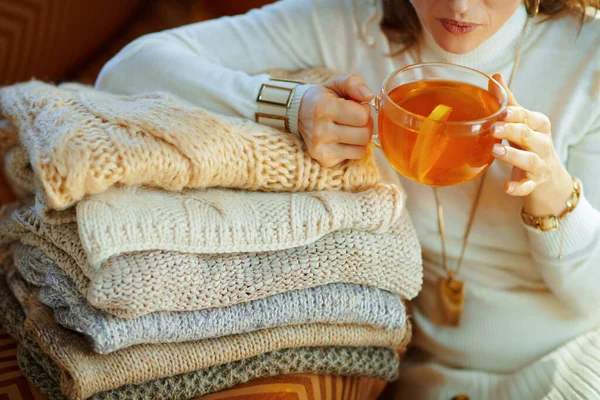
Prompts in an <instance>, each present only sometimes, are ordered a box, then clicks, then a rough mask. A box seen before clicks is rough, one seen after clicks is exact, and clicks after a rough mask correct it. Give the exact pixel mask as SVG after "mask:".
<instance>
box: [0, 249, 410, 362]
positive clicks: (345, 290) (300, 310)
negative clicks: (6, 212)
mask: <svg viewBox="0 0 600 400" xmlns="http://www.w3.org/2000/svg"><path fill="white" fill-rule="evenodd" d="M13 257H14V264H15V268H16V269H18V271H19V272H20V274H21V275H22V276H23V277H24V278H25V279H26V280H27V282H29V283H31V284H33V285H36V286H40V287H41V289H40V292H39V298H40V301H41V302H42V303H44V304H46V305H47V306H49V307H51V308H52V309H53V311H54V317H55V318H56V320H57V322H58V323H59V324H61V325H63V326H65V327H67V328H69V329H72V330H75V331H77V332H81V333H83V334H85V335H86V336H87V337H88V338H89V340H90V342H91V344H92V346H93V348H94V350H95V351H97V352H99V353H109V352H113V351H115V350H119V349H121V348H125V347H129V346H132V345H136V344H143V343H171V342H187V341H192V340H200V339H206V338H212V337H220V336H227V335H233V334H238V333H244V332H252V331H255V330H259V329H265V328H273V327H276V326H286V325H297V324H304V323H329V324H355V325H369V326H373V327H376V328H381V329H388V330H393V329H400V328H402V327H403V326H404V324H405V323H406V313H405V309H404V304H403V303H402V300H401V299H400V298H399V297H398V296H395V295H393V294H392V293H388V292H385V291H382V290H377V289H371V288H366V287H360V286H355V285H346V284H331V285H326V286H319V287H315V288H311V289H305V290H298V291H291V292H286V293H281V294H276V295H273V296H270V297H267V298H265V299H261V300H255V301H251V302H247V303H241V304H238V305H234V306H230V307H224V308H213V309H210V310H202V311H192V312H179V313H177V312H170V313H169V312H162V313H152V314H147V315H144V316H142V317H140V318H137V319H135V320H127V319H122V318H118V317H113V316H111V315H108V314H106V313H104V312H102V311H100V310H97V309H95V308H93V307H91V306H90V305H89V304H88V303H87V302H86V301H85V298H83V296H82V295H81V294H80V293H79V292H78V291H77V289H76V287H75V284H74V283H73V281H72V280H71V279H70V278H68V277H67V276H65V275H64V273H63V272H62V271H61V270H60V268H58V266H56V264H55V263H54V262H53V261H52V260H50V259H49V258H48V257H47V256H46V255H45V254H44V253H43V252H42V250H41V249H39V248H36V247H30V246H24V245H21V244H17V243H16V244H14V245H13ZM9 273H10V275H8V276H12V277H13V278H12V281H14V288H13V285H11V281H9V285H10V286H11V289H13V290H12V291H13V293H14V294H15V295H17V293H23V292H25V291H26V290H27V289H26V288H25V289H21V287H22V286H23V284H22V283H21V282H20V280H19V277H18V276H14V275H18V273H17V274H14V273H12V271H9ZM14 289H17V291H15V290H14ZM17 297H19V296H17Z"/></svg>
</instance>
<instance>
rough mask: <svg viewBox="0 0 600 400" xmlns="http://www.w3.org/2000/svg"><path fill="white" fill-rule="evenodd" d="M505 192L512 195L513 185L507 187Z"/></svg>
mask: <svg viewBox="0 0 600 400" xmlns="http://www.w3.org/2000/svg"><path fill="white" fill-rule="evenodd" d="M506 191H507V192H508V193H514V192H515V187H514V186H513V185H509V186H508V189H506Z"/></svg>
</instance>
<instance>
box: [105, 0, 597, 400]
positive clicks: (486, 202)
mask: <svg viewBox="0 0 600 400" xmlns="http://www.w3.org/2000/svg"><path fill="white" fill-rule="evenodd" d="M528 3H531V4H528V7H526V5H525V4H522V1H521V0H503V1H498V0H469V1H468V0H419V1H412V4H411V3H410V2H409V0H388V1H384V2H383V3H382V2H380V1H376V0H284V1H280V2H277V3H275V4H273V5H271V6H267V7H264V8H263V9H261V10H258V11H252V12H250V13H248V14H246V15H243V16H238V17H234V18H222V19H219V20H215V21H209V22H204V23H199V24H194V25H191V26H186V27H182V28H179V29H173V30H170V31H167V32H162V33H157V34H152V35H149V36H146V37H143V38H141V39H138V40H136V41H135V42H133V43H131V44H130V45H128V46H127V47H126V48H125V49H124V50H122V51H121V53H120V54H118V55H117V56H116V57H115V58H114V59H113V60H111V61H110V62H109V63H108V64H107V65H106V66H105V67H104V69H103V71H102V73H101V74H100V77H99V78H98V82H97V87H98V88H100V89H103V90H108V91H112V92H115V93H122V94H134V93H139V92H145V91H150V90H163V91H169V92H171V93H173V94H175V95H177V96H179V97H180V98H182V99H185V100H187V101H189V102H191V103H194V104H197V105H199V106H202V107H205V108H209V109H212V110H214V111H216V112H220V113H224V114H231V115H239V116H243V117H246V118H250V119H254V118H255V117H256V118H257V119H258V120H259V121H260V122H263V123H268V124H273V125H276V124H280V125H279V126H281V127H282V128H287V129H289V130H290V131H291V133H292V134H293V133H299V134H300V135H302V137H303V138H304V140H305V142H306V145H307V147H308V149H309V152H310V154H311V155H312V156H313V157H314V158H316V159H317V160H318V161H319V162H321V163H322V164H323V165H326V166H327V165H333V164H336V163H338V162H340V161H341V160H345V159H357V158H360V157H362V156H363V155H364V154H365V149H366V145H367V144H368V143H369V141H370V138H371V131H372V128H373V120H372V119H371V118H370V116H369V108H368V106H366V105H364V104H360V103H361V102H365V101H368V100H369V99H371V98H372V96H373V91H372V90H376V89H377V88H378V87H380V85H381V82H382V81H383V79H384V78H385V77H386V76H387V75H388V74H389V73H390V72H392V71H393V70H395V69H397V68H400V67H403V66H405V65H408V64H413V63H416V62H420V61H423V62H428V61H444V62H451V63H455V64H462V65H466V66H469V67H472V68H475V69H477V70H480V71H483V72H485V73H488V74H492V73H496V72H499V73H501V74H503V75H504V76H510V75H511V74H512V72H513V71H514V72H515V78H514V81H513V83H512V86H511V90H512V93H513V94H514V97H513V96H511V102H510V107H509V108H508V112H507V113H506V114H505V115H504V116H503V117H504V118H503V121H502V122H500V123H498V124H496V126H495V127H494V134H495V135H496V137H498V138H501V139H506V140H508V141H510V142H512V143H514V144H517V145H519V146H520V147H521V148H520V149H519V148H517V147H511V146H508V145H499V146H496V147H495V149H494V154H495V156H496V157H497V159H498V161H499V162H496V163H494V164H493V165H492V167H491V168H490V170H489V171H488V173H487V178H486V181H485V183H484V184H483V186H479V185H480V183H481V180H476V181H474V182H470V183H467V184H464V185H460V186H455V187H449V188H444V189H442V190H440V202H441V205H442V206H443V208H444V214H445V216H446V220H445V225H446V232H445V242H446V250H447V258H448V266H449V267H453V266H455V265H456V263H457V259H458V258H459V254H460V252H461V249H462V242H463V237H464V235H465V230H466V226H467V223H468V220H469V216H470V211H471V205H472V204H473V201H474V198H475V197H477V196H476V194H477V191H478V189H479V188H480V187H481V193H480V194H481V196H480V200H479V202H478V205H479V209H478V212H477V214H476V216H475V218H474V220H473V227H472V234H471V235H470V236H469V238H468V249H467V251H466V253H465V256H464V261H463V266H462V269H461V271H460V275H459V276H458V278H457V279H460V281H463V282H464V284H465V286H464V288H465V289H464V290H465V299H464V309H463V312H462V323H461V325H460V326H459V327H456V326H448V324H447V323H444V321H443V320H441V319H440V316H439V308H438V303H437V300H436V299H437V296H438V294H439V293H438V289H437V286H436V282H437V281H438V279H439V278H444V277H445V276H446V272H444V268H443V266H442V258H443V257H442V245H441V237H440V233H439V232H438V221H437V216H436V213H435V210H436V200H435V196H434V192H433V191H432V190H431V188H429V187H426V186H422V185H418V184H416V183H413V182H411V181H409V180H406V179H403V178H400V179H401V183H402V185H403V186H404V187H405V189H406V191H407V193H408V197H409V203H408V208H409V212H410V214H411V217H412V218H413V221H414V223H415V226H416V229H417V232H418V234H419V237H420V240H421V242H422V246H423V257H424V266H425V275H426V277H425V282H424V287H423V291H422V293H421V294H420V295H419V297H418V298H417V300H416V301H415V302H414V309H413V318H414V323H415V325H416V332H415V336H414V342H413V343H414V346H415V347H417V348H419V349H421V350H422V353H423V357H422V358H423V360H421V361H419V362H417V361H416V360H412V361H411V362H409V363H406V368H405V370H404V372H403V374H402V377H401V380H400V384H399V385H398V397H399V398H403V397H402V396H405V397H404V398H410V399H416V398H452V397H453V396H455V395H457V394H459V393H466V394H468V395H470V396H471V397H472V398H477V399H484V398H511V399H537V398H545V397H546V396H548V397H552V396H557V397H552V398H561V396H562V398H569V399H571V398H577V397H580V398H600V389H599V388H600V375H599V374H600V372H599V371H600V313H599V312H598V311H597V310H598V307H599V306H600V290H598V286H599V284H600V211H599V210H600V179H599V178H598V172H597V171H596V168H597V166H598V165H599V161H600V46H599V44H600V20H598V19H596V20H593V19H591V20H587V21H586V23H585V24H583V25H582V21H583V20H585V19H586V18H585V17H584V13H585V7H586V6H589V7H590V9H594V10H595V9H598V8H600V4H599V2H598V1H597V0H587V1H586V0H580V1H577V0H541V4H539V15H538V16H537V17H535V18H534V20H533V21H532V22H530V23H529V24H527V29H524V27H525V26H526V22H527V20H528V10H529V13H530V14H536V11H537V5H538V4H537V3H538V2H537V1H534V0H532V1H529V2H528ZM588 11H589V10H588ZM588 19H589V18H588ZM390 54H391V55H390ZM519 56H520V63H519V65H518V68H516V59H517V58H519ZM314 66H325V67H328V68H330V69H332V70H335V71H343V72H353V73H354V74H351V75H346V76H343V77H340V78H338V79H335V80H332V81H330V82H328V83H326V84H324V85H298V86H296V84H295V83H281V82H278V81H271V82H269V79H270V78H269V76H268V75H264V74H259V75H256V74H258V73H260V72H261V71H266V70H270V69H275V68H278V69H287V70H297V69H302V68H308V67H314ZM497 78H498V79H499V80H502V78H501V77H500V76H497ZM264 83H271V84H272V85H275V86H278V87H280V89H269V88H268V87H267V88H264V87H263V86H262V85H263V84H264ZM273 90H275V92H277V93H283V94H284V96H283V100H281V95H277V93H274V92H273ZM259 92H260V93H261V96H262V97H261V98H263V99H265V98H266V99H269V100H273V101H275V102H277V101H279V102H282V104H284V107H282V108H277V107H268V106H267V105H265V103H262V102H261V103H260V104H258V103H257V95H258V94H259ZM288 94H290V95H291V101H290V102H289V103H287V104H286V102H285V100H287V97H286V96H287V95H288ZM278 99H279V100H278ZM517 100H518V102H519V103H517ZM285 105H287V107H285ZM533 110H535V111H533ZM281 121H284V122H287V123H282V122H281ZM504 143H506V142H504ZM575 177H576V178H578V179H579V180H580V182H581V183H582V187H583V191H581V193H579V191H578V190H577V189H578V186H577V185H576V184H574V183H573V182H574V180H573V178H575ZM398 178H399V177H398V176H396V177H395V179H398ZM575 182H579V181H578V180H575ZM567 200H570V201H571V202H572V203H573V204H575V203H576V206H575V207H574V208H573V207H572V206H571V207H568V205H567V204H566V202H567ZM521 211H523V216H522V215H521ZM551 216H557V218H553V217H551ZM558 216H561V218H560V219H558ZM538 217H543V218H538ZM556 221H558V227H557V229H554V230H551V231H545V230H542V229H539V228H544V227H546V228H548V227H549V225H553V224H555V222H556ZM536 222H537V223H538V224H541V225H542V226H536ZM446 322H447V321H446ZM575 338H578V339H577V340H576V341H575V342H571V341H572V340H573V339H575ZM557 349H558V350H557ZM545 355H547V356H546V358H542V357H544V356H545Z"/></svg>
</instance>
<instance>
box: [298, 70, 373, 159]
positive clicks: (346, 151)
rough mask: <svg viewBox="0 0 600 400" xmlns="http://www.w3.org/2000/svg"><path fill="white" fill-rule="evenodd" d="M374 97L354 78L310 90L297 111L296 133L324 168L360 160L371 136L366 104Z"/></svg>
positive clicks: (347, 77) (369, 118)
mask: <svg viewBox="0 0 600 400" xmlns="http://www.w3.org/2000/svg"><path fill="white" fill-rule="evenodd" d="M371 98H373V93H372V92H371V91H370V90H369V88H368V87H367V84H366V83H365V82H364V80H363V79H362V78H361V77H360V75H357V74H350V75H347V76H343V77H339V78H336V79H333V80H331V81H329V82H326V83H324V84H322V85H316V86H313V87H311V88H310V89H308V90H307V91H306V93H304V96H303V97H302V101H301V102H300V109H299V110H298V131H299V132H300V134H301V135H302V138H303V139H304V142H305V143H306V146H307V147H308V153H309V154H310V156H311V157H313V158H314V159H315V160H317V161H318V162H319V164H321V165H322V166H323V167H333V166H334V165H337V164H339V163H340V162H342V161H344V160H356V159H360V158H363V157H364V156H365V152H366V150H367V145H368V144H369V142H370V141H371V134H372V133H373V118H371V108H370V106H369V105H368V104H360V103H361V102H364V101H369V100H370V99H371Z"/></svg>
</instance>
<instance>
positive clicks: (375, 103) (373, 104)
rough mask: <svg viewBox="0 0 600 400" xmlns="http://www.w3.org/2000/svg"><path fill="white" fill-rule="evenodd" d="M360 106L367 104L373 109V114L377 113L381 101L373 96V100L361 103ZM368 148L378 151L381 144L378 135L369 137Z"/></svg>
mask: <svg viewBox="0 0 600 400" xmlns="http://www.w3.org/2000/svg"><path fill="white" fill-rule="evenodd" d="M360 104H368V105H370V106H371V107H373V109H374V110H375V114H378V113H379V107H380V104H381V100H380V99H379V97H378V96H373V98H372V99H371V100H369V101H363V102H362V103H360ZM369 145H370V146H373V147H377V148H378V149H380V148H381V143H380V142H379V135H377V134H375V133H374V134H373V136H371V143H369Z"/></svg>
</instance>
